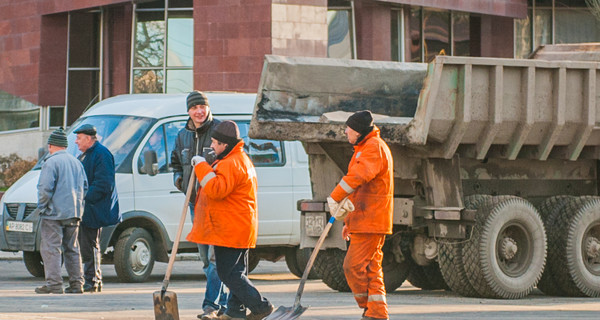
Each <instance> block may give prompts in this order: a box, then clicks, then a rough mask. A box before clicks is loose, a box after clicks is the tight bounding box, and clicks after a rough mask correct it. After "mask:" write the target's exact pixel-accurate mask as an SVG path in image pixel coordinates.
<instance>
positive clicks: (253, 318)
mask: <svg viewBox="0 0 600 320" xmlns="http://www.w3.org/2000/svg"><path fill="white" fill-rule="evenodd" d="M273 309H274V308H273V305H272V304H270V303H269V307H268V308H267V309H265V311H263V312H256V313H255V312H250V314H249V315H248V316H247V317H246V319H247V320H261V319H264V318H265V317H266V316H268V315H270V314H271V313H273Z"/></svg>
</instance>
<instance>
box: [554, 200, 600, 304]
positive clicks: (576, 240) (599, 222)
mask: <svg viewBox="0 0 600 320" xmlns="http://www.w3.org/2000/svg"><path fill="white" fill-rule="evenodd" d="M556 225H557V226H561V228H562V230H563V232H562V233H560V234H558V239H557V241H556V243H555V244H556V247H555V249H556V250H555V251H554V253H553V254H552V257H551V258H552V259H555V260H551V261H552V264H553V265H554V267H553V270H554V272H556V273H555V275H554V279H555V280H556V282H557V284H558V286H559V287H560V288H561V289H562V290H563V291H564V292H566V294H567V295H569V296H588V297H600V258H599V256H600V198H598V197H594V198H591V197H577V198H573V199H571V201H569V202H568V203H567V205H566V206H565V207H563V208H562V209H561V210H560V215H559V216H558V218H557V221H556ZM557 229H558V227H557Z"/></svg>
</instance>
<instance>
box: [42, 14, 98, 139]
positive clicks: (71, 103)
mask: <svg viewBox="0 0 600 320" xmlns="http://www.w3.org/2000/svg"><path fill="white" fill-rule="evenodd" d="M101 30H102V11H101V10H92V11H87V12H71V13H69V42H68V47H69V48H68V55H67V93H66V106H67V108H66V110H67V112H66V113H65V112H64V109H63V108H60V107H52V108H50V110H49V112H50V115H49V120H50V122H49V125H50V126H51V127H54V126H64V125H65V124H66V125H70V124H72V123H73V122H74V121H75V120H77V118H79V117H80V116H81V114H83V112H85V110H86V109H87V108H89V107H90V106H91V105H93V104H94V103H96V102H98V101H99V100H100V97H101V96H102V95H101V86H100V83H101V74H100V69H101V61H102V58H101V56H102V55H101V52H102V48H101V47H102V43H101ZM60 119H64V120H62V121H61V120H60ZM64 122H66V123H64Z"/></svg>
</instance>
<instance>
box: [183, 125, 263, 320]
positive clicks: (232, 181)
mask: <svg viewBox="0 0 600 320" xmlns="http://www.w3.org/2000/svg"><path fill="white" fill-rule="evenodd" d="M211 147H212V148H213V149H214V150H215V153H216V154H217V160H216V161H215V162H214V163H213V164H212V165H211V164H208V163H207V162H206V160H205V159H204V158H203V157H201V156H195V157H194V158H192V165H193V166H194V172H195V174H196V176H197V177H198V181H200V189H199V190H198V197H197V200H196V208H195V210H196V215H195V218H194V225H193V227H192V231H191V232H190V234H189V235H188V236H187V240H188V241H192V242H196V243H203V244H208V245H213V246H214V250H215V257H216V260H217V261H216V262H217V272H218V274H219V278H221V280H222V281H223V283H225V285H227V287H228V288H229V290H230V293H231V297H229V301H228V303H227V311H225V313H224V314H222V315H220V316H217V317H211V318H210V319H220V320H231V319H248V320H259V319H263V318H264V317H266V316H268V315H269V314H271V312H273V305H272V304H271V303H270V302H269V301H268V300H267V299H266V298H263V297H262V296H261V295H260V293H259V292H258V290H257V289H256V287H254V285H253V284H252V282H250V280H249V279H248V249H249V248H254V247H256V237H257V234H258V211H257V209H258V205H257V194H256V191H257V182H256V170H255V169H254V165H253V164H252V161H250V158H249V157H248V155H247V154H246V153H245V152H244V141H243V140H242V139H241V138H240V131H239V129H238V127H237V125H236V124H235V122H233V121H223V122H221V123H220V124H219V125H217V127H216V128H215V130H214V132H213V133H212V144H211ZM246 308H248V309H250V311H251V313H250V314H249V315H248V316H246Z"/></svg>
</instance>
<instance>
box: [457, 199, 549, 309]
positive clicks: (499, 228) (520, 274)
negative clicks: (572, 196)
mask: <svg viewBox="0 0 600 320" xmlns="http://www.w3.org/2000/svg"><path fill="white" fill-rule="evenodd" d="M504 199H507V200H504ZM502 200H504V201H502ZM463 254H464V256H463V257H464V262H465V268H466V269H465V271H466V272H467V274H468V275H469V281H470V282H471V285H472V286H473V288H474V289H475V290H476V291H477V292H478V293H479V295H481V296H482V297H486V298H501V299H517V298H522V297H524V296H526V295H528V294H529V293H530V292H531V291H532V290H533V288H534V287H535V286H536V284H537V282H538V280H539V279H540V277H541V275H542V271H543V270H544V264H545V262H546V233H545V232H544V224H543V222H542V219H541V218H540V216H539V214H538V212H537V211H536V209H535V208H534V207H533V206H532V205H531V204H530V203H529V202H528V201H526V200H524V199H521V198H517V197H511V196H508V197H506V196H502V197H494V198H493V199H492V201H491V202H490V203H489V205H488V204H486V205H484V206H483V207H482V208H481V210H479V212H478V216H477V218H476V222H475V226H474V228H473V231H472V236H471V239H470V241H468V242H466V243H465V247H464V248H463Z"/></svg>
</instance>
